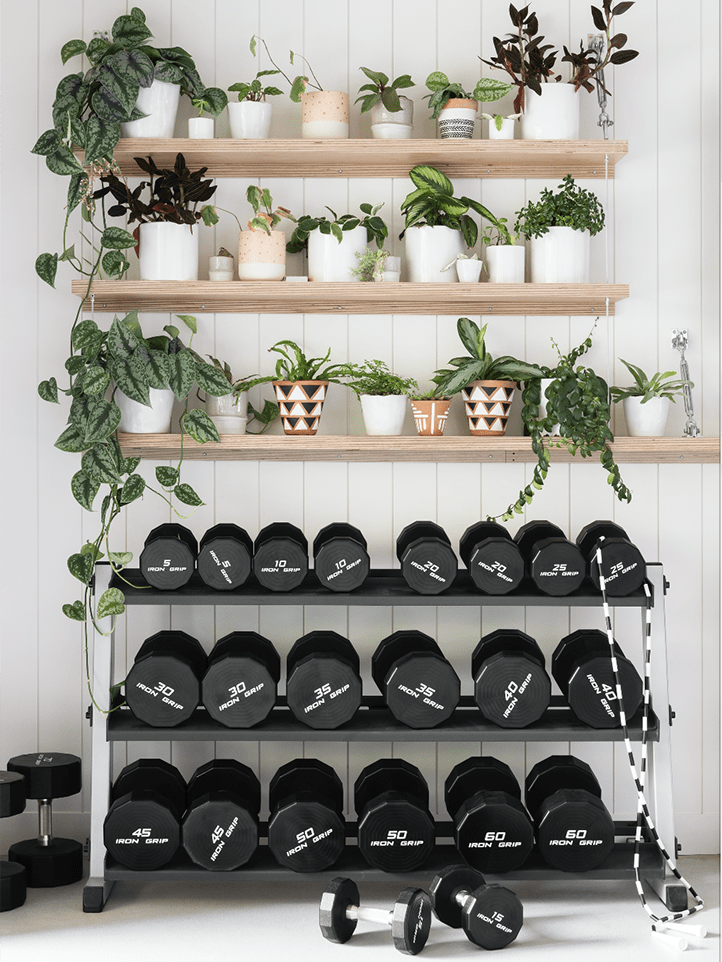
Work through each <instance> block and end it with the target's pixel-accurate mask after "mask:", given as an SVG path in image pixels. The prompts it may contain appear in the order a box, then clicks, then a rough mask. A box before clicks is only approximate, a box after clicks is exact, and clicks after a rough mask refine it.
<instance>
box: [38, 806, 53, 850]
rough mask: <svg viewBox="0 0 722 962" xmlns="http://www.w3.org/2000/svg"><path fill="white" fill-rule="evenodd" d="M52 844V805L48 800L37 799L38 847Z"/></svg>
mask: <svg viewBox="0 0 722 962" xmlns="http://www.w3.org/2000/svg"><path fill="white" fill-rule="evenodd" d="M52 844H53V803H52V801H51V799H49V798H39V799H38V845H42V846H43V847H47V846H49V845H52Z"/></svg>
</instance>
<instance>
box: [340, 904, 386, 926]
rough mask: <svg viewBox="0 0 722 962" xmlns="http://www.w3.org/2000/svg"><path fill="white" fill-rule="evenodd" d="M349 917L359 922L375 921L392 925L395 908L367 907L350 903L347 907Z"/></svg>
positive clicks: (347, 916)
mask: <svg viewBox="0 0 722 962" xmlns="http://www.w3.org/2000/svg"><path fill="white" fill-rule="evenodd" d="M346 918H347V919H351V920H353V919H356V920H357V921H359V922H375V923H376V924H377V925H391V924H392V923H393V920H394V912H393V909H391V910H390V911H389V910H387V909H365V908H362V907H361V906H360V905H349V906H348V907H347V909H346Z"/></svg>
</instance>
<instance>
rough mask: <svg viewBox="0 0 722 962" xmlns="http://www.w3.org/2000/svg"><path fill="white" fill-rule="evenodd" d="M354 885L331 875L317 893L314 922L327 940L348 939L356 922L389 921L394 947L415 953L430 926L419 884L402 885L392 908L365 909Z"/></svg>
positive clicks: (428, 903) (426, 901)
mask: <svg viewBox="0 0 722 962" xmlns="http://www.w3.org/2000/svg"><path fill="white" fill-rule="evenodd" d="M360 902H361V897H360V895H359V890H358V886H357V885H356V883H355V882H353V881H352V880H351V879H350V878H343V877H338V878H335V879H332V880H331V881H330V882H329V884H328V885H327V886H326V888H325V890H324V893H323V895H322V896H321V904H320V905H319V909H318V923H319V925H320V927H321V933H322V935H323V937H324V938H325V939H328V940H329V942H338V943H343V942H348V940H349V939H350V938H351V936H352V935H353V934H354V932H355V931H356V926H357V924H358V923H359V922H371V923H373V924H374V925H390V926H391V938H392V939H393V943H394V948H396V949H398V950H399V952H403V953H404V955H418V954H419V952H421V950H422V949H423V947H424V946H425V945H426V941H427V939H428V937H429V930H430V928H431V900H430V898H429V896H428V893H426V892H424V890H423V889H419V888H412V887H409V888H405V889H404V890H403V892H401V894H400V895H399V897H398V898H397V899H396V902H395V903H394V907H393V908H392V909H390V910H389V909H367V908H363V907H362V906H361V904H360Z"/></svg>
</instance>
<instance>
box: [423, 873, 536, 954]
mask: <svg viewBox="0 0 722 962" xmlns="http://www.w3.org/2000/svg"><path fill="white" fill-rule="evenodd" d="M429 895H430V897H431V907H432V908H433V910H434V913H435V915H436V917H437V918H438V920H439V921H440V922H443V923H444V925H449V926H451V928H452V929H463V930H464V934H465V935H466V937H467V939H468V940H469V941H470V942H473V943H474V945H479V946H481V948H482V949H503V948H504V946H506V945H509V943H510V942H513V941H514V939H515V938H516V937H517V935H518V934H519V932H520V930H521V927H522V925H523V924H524V908H523V906H522V904H521V900H520V899H519V897H518V896H517V895H516V894H515V893H514V892H512V891H511V890H510V889H508V888H504V886H503V885H487V884H486V882H485V881H484V876H483V875H482V874H481V872H477V871H476V870H475V869H473V868H469V867H468V866H467V865H449V866H447V868H445V869H443V870H442V871H441V872H439V874H438V875H437V876H436V877H435V878H434V880H433V882H432V883H431V885H430V887H429Z"/></svg>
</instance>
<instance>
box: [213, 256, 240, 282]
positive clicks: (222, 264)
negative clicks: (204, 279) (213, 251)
mask: <svg viewBox="0 0 722 962" xmlns="http://www.w3.org/2000/svg"><path fill="white" fill-rule="evenodd" d="M235 266H236V265H235V263H234V261H233V258H232V257H227V256H226V255H225V254H223V255H221V256H218V257H209V258H208V280H209V281H232V280H233V272H234V269H235Z"/></svg>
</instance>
